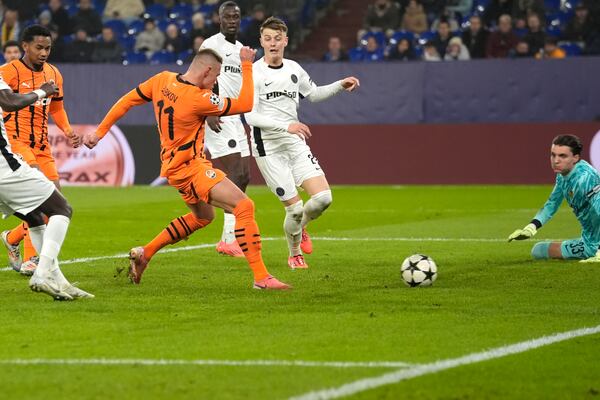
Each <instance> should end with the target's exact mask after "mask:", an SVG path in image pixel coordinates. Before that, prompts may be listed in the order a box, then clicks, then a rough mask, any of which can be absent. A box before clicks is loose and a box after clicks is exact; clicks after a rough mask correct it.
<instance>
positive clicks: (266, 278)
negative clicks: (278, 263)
mask: <svg viewBox="0 0 600 400" xmlns="http://www.w3.org/2000/svg"><path fill="white" fill-rule="evenodd" d="M209 203H210V204H212V205H213V206H215V207H219V208H222V209H223V210H225V211H229V212H231V213H232V214H233V215H235V237H236V240H237V242H238V244H239V245H240V248H241V249H242V251H243V252H244V256H245V257H246V260H247V261H248V264H249V266H250V269H252V272H253V274H254V288H255V289H271V290H283V289H289V288H290V286H289V285H287V284H285V283H283V282H280V281H279V280H277V279H276V278H275V277H273V276H271V275H270V274H269V271H267V267H266V266H265V263H264V262H263V259H262V254H261V247H262V245H261V240H260V232H259V230H258V225H257V224H256V220H255V217H254V202H253V201H252V200H250V198H248V196H246V195H245V194H244V192H242V191H241V190H240V189H239V188H238V187H237V186H236V185H235V184H234V183H233V182H232V181H230V180H229V179H227V178H225V179H223V180H222V181H221V182H219V183H217V184H216V185H215V186H214V187H213V188H212V189H211V190H210V193H209Z"/></svg>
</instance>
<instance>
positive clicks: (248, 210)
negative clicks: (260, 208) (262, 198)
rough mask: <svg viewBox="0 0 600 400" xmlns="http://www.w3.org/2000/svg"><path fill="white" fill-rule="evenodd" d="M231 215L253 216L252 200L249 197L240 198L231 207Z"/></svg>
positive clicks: (238, 216) (237, 216)
mask: <svg viewBox="0 0 600 400" xmlns="http://www.w3.org/2000/svg"><path fill="white" fill-rule="evenodd" d="M233 215H235V217H236V218H244V217H246V216H251V217H254V202H253V201H252V199H250V198H249V197H247V196H246V197H244V198H243V199H241V200H240V201H239V202H238V203H237V204H236V205H235V208H234V209H233Z"/></svg>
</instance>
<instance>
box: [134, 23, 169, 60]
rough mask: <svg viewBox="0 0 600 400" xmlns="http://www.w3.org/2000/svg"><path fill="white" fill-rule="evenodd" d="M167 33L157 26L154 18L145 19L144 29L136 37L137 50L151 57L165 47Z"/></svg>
mask: <svg viewBox="0 0 600 400" xmlns="http://www.w3.org/2000/svg"><path fill="white" fill-rule="evenodd" d="M164 44H165V35H164V34H163V33H162V32H161V31H160V29H158V28H157V27H156V24H155V22H154V19H152V18H148V19H146V20H145V21H144V30H143V31H141V32H140V33H138V35H137V37H136V38H135V50H136V51H140V52H144V53H146V56H147V57H148V58H150V57H151V56H152V54H154V53H156V52H157V51H159V50H161V49H162V48H163V45H164Z"/></svg>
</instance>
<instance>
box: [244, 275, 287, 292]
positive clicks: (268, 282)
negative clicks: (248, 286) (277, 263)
mask: <svg viewBox="0 0 600 400" xmlns="http://www.w3.org/2000/svg"><path fill="white" fill-rule="evenodd" d="M253 288H254V289H259V290H287V289H291V288H292V287H291V286H290V285H288V284H287V283H283V282H281V281H279V280H277V278H275V277H274V276H271V275H269V276H267V277H266V278H265V279H261V280H260V281H258V282H254V286H253Z"/></svg>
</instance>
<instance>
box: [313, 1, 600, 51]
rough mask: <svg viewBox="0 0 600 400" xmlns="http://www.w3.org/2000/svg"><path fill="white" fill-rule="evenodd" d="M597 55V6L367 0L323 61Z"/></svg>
mask: <svg viewBox="0 0 600 400" xmlns="http://www.w3.org/2000/svg"><path fill="white" fill-rule="evenodd" d="M593 54H600V1H597V0H401V1H399V2H392V1H391V0H374V1H373V3H372V4H371V5H369V8H368V10H367V12H366V14H365V19H364V26H363V29H361V30H360V31H359V32H358V46H356V47H352V48H351V49H350V50H349V51H348V52H347V53H346V52H344V50H343V47H342V43H340V41H339V38H337V37H333V38H331V39H330V41H329V50H328V52H327V53H326V54H325V55H324V57H323V60H324V61H336V60H350V61H383V60H400V61H407V60H418V59H422V60H425V61H442V60H443V61H456V60H469V59H472V58H507V57H511V58H522V57H531V58H533V57H535V58H539V59H547V58H554V59H556V58H564V57H567V56H579V55H593Z"/></svg>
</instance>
